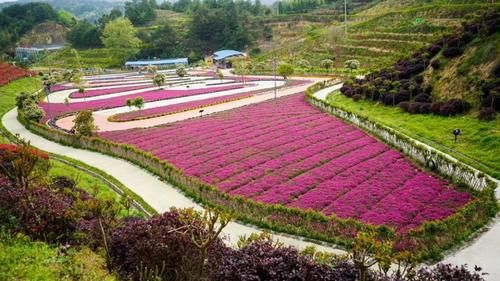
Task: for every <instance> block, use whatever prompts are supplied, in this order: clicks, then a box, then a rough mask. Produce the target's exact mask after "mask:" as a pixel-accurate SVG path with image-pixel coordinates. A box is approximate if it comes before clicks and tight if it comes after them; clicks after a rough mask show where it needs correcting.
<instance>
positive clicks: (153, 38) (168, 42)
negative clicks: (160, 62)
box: [141, 23, 186, 58]
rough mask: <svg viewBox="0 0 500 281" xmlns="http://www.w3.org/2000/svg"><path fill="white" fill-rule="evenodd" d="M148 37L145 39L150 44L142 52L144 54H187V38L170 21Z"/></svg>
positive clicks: (155, 55) (163, 55) (153, 55)
mask: <svg viewBox="0 0 500 281" xmlns="http://www.w3.org/2000/svg"><path fill="white" fill-rule="evenodd" d="M148 35H149V33H148ZM146 37H147V39H145V41H147V42H148V44H147V48H144V49H143V50H142V52H141V55H143V56H150V57H167V58H169V57H180V56H185V55H186V48H184V47H183V45H184V41H185V40H183V38H182V35H180V34H179V32H177V31H176V30H174V29H173V28H172V27H171V26H170V25H169V24H168V23H165V24H163V25H162V26H161V27H160V28H158V29H157V30H156V31H154V32H152V33H150V35H149V36H146Z"/></svg>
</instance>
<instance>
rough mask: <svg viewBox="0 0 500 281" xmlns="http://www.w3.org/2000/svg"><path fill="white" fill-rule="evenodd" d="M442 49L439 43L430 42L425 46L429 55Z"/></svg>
mask: <svg viewBox="0 0 500 281" xmlns="http://www.w3.org/2000/svg"><path fill="white" fill-rule="evenodd" d="M441 49H442V45H440V44H439V43H435V44H432V45H431V46H430V47H429V48H427V52H428V53H429V55H430V56H431V57H434V56H435V55H437V54H438V53H439V52H440V51H441Z"/></svg>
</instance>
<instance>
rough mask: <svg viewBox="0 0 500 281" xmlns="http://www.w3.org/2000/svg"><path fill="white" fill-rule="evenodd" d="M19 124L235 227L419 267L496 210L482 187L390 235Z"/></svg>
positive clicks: (101, 143) (124, 151) (148, 157)
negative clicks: (403, 251)
mask: <svg viewBox="0 0 500 281" xmlns="http://www.w3.org/2000/svg"><path fill="white" fill-rule="evenodd" d="M328 85H329V83H328V82H327V83H319V84H315V85H313V86H311V87H309V88H308V89H307V95H308V96H310V94H311V93H313V92H315V91H317V90H319V89H321V88H324V87H326V86H328ZM18 119H19V121H20V122H21V123H22V124H23V125H24V126H25V127H26V128H27V129H29V130H30V131H32V132H34V133H36V134H38V135H41V136H43V137H45V138H47V139H50V140H53V141H56V142H59V143H62V144H64V145H69V146H73V147H77V148H84V149H89V150H92V151H97V152H100V153H104V154H107V155H111V156H114V157H119V158H123V159H126V160H128V161H130V162H132V163H134V164H136V165H138V166H140V167H143V168H145V169H146V170H148V171H150V172H152V173H154V174H156V175H159V176H160V177H162V178H163V179H165V180H167V181H168V182H170V183H172V184H173V185H174V186H176V187H177V188H179V189H180V190H182V191H183V192H184V193H185V194H186V195H187V196H189V197H191V198H193V199H194V200H195V201H196V202H199V203H202V204H203V205H207V206H212V207H216V208H220V209H222V210H225V211H228V212H232V213H234V215H235V218H236V219H237V220H239V221H242V222H245V223H250V224H253V225H256V226H259V227H262V228H267V229H271V230H273V231H277V232H284V233H289V234H293V235H298V236H303V237H307V238H311V239H316V240H321V241H326V242H330V243H334V244H337V245H339V246H342V247H345V248H350V247H351V246H352V242H353V240H354V238H355V236H356V233H357V232H358V231H374V232H376V235H377V237H380V238H390V239H393V241H395V242H398V241H404V243H403V245H410V247H411V251H412V253H414V254H415V256H416V258H417V259H418V260H420V261H423V260H437V259H440V258H441V257H442V253H443V252H444V251H445V250H448V249H450V248H451V247H453V246H456V245H457V244H460V243H461V242H463V241H464V240H466V239H468V238H469V237H470V236H471V235H472V234H473V233H474V232H475V231H477V230H478V229H479V228H481V227H482V226H484V225H485V224H486V223H487V222H489V220H490V218H491V217H493V216H495V214H496V212H497V208H498V206H497V202H496V199H495V197H494V186H493V184H492V182H489V181H486V182H487V183H488V185H487V186H486V187H484V188H483V190H482V191H477V190H475V189H471V192H472V193H473V194H475V195H476V198H475V199H474V200H471V201H470V202H469V203H467V204H466V205H465V206H464V207H462V208H460V209H458V210H457V211H456V212H455V213H454V214H453V215H450V216H448V217H447V218H445V219H443V220H440V221H432V222H424V223H423V224H422V225H421V226H419V227H418V228H416V229H413V230H411V231H409V232H408V233H405V234H396V233H395V231H394V229H392V228H389V227H387V226H384V225H381V226H374V225H369V224H365V223H362V222H360V221H357V220H354V219H342V218H338V217H336V216H335V215H331V216H325V215H324V214H322V213H320V212H317V211H313V210H302V209H298V208H290V207H285V206H282V205H275V204H263V203H259V202H254V201H252V200H249V199H245V198H243V197H241V196H231V195H228V194H226V193H224V192H222V191H220V190H219V189H218V188H217V187H216V186H213V185H209V184H206V183H203V182H201V181H200V180H199V179H196V178H194V177H190V176H187V175H185V174H184V172H183V171H182V170H180V169H177V168H176V167H174V166H173V165H172V164H170V163H168V162H166V161H163V160H160V159H159V158H157V157H155V156H153V155H152V154H150V153H147V152H144V151H141V150H139V149H137V148H135V147H133V146H130V145H125V144H117V143H113V142H110V141H107V140H104V139H101V138H98V137H77V136H75V135H70V134H66V133H64V132H61V131H58V130H54V129H51V128H48V127H46V126H44V125H43V124H40V123H36V122H32V121H28V120H26V119H25V118H24V116H23V114H22V112H20V113H19V114H18ZM399 243H401V242H399Z"/></svg>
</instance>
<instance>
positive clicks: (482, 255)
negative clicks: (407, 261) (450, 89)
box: [314, 84, 500, 281]
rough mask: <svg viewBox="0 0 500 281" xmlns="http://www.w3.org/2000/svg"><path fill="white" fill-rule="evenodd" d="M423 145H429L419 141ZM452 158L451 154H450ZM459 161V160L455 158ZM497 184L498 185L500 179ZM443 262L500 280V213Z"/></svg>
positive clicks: (499, 192)
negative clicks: (470, 267) (481, 272)
mask: <svg viewBox="0 0 500 281" xmlns="http://www.w3.org/2000/svg"><path fill="white" fill-rule="evenodd" d="M340 87H342V85H341V84H337V85H334V86H331V87H328V88H325V89H323V90H320V91H318V92H316V93H315V94H314V96H315V97H316V98H318V99H322V100H325V99H326V97H327V96H328V94H330V93H331V92H333V91H335V90H338V89H340ZM418 143H419V144H421V145H424V146H427V147H429V146H428V145H426V144H424V143H422V142H418ZM449 157H450V158H452V157H451V156H449ZM455 161H457V160H455ZM496 182H497V185H498V181H496ZM499 189H500V188H497V190H496V197H497V199H499V200H500V190H499ZM442 262H443V263H452V264H468V265H470V266H472V267H473V266H474V265H478V266H480V267H482V268H483V271H484V272H488V273H489V275H488V276H486V280H491V281H500V215H498V216H497V217H496V218H495V219H494V220H493V221H492V222H491V223H490V225H489V226H488V227H487V228H486V229H485V230H484V231H483V232H482V233H480V234H479V235H477V237H475V238H474V239H473V240H472V241H469V242H468V243H466V244H465V245H464V247H463V248H461V249H460V250H457V251H454V252H452V253H450V254H449V255H447V256H446V257H445V258H444V260H443V261H442Z"/></svg>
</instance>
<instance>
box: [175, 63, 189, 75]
mask: <svg viewBox="0 0 500 281" xmlns="http://www.w3.org/2000/svg"><path fill="white" fill-rule="evenodd" d="M175 73H176V74H177V75H178V76H179V77H184V76H186V74H187V71H186V68H185V67H184V65H182V64H179V65H178V66H177V67H176V69H175Z"/></svg>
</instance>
